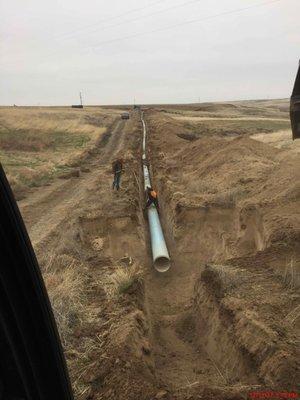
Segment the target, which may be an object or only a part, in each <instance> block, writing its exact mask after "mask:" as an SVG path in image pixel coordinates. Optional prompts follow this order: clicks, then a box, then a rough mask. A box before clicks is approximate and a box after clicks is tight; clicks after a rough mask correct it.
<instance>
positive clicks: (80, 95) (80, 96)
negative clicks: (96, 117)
mask: <svg viewBox="0 0 300 400" xmlns="http://www.w3.org/2000/svg"><path fill="white" fill-rule="evenodd" d="M79 98H80V105H81V107H83V104H82V94H81V92H79Z"/></svg>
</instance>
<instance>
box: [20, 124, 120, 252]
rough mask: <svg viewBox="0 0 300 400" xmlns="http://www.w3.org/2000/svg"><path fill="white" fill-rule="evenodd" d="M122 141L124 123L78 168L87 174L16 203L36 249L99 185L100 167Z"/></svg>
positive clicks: (49, 187) (117, 149) (115, 127)
mask: <svg viewBox="0 0 300 400" xmlns="http://www.w3.org/2000/svg"><path fill="white" fill-rule="evenodd" d="M123 142H124V121H118V122H117V123H116V124H115V125H114V126H113V127H111V128H110V131H109V132H108V133H106V134H104V137H102V138H101V139H100V142H99V143H98V145H97V146H96V147H95V149H94V150H93V151H92V152H91V154H90V155H89V156H88V157H87V158H86V160H85V161H84V164H83V165H81V166H84V171H88V172H83V173H81V176H79V177H76V178H70V179H67V180H64V179H62V180H60V181H57V182H55V183H54V184H52V185H50V186H48V187H47V188H43V189H41V190H39V191H37V192H36V193H34V195H33V196H31V197H30V198H29V199H25V200H23V201H21V202H20V203H19V205H20V208H21V212H22V215H23V217H24V219H25V222H26V225H27V228H28V229H29V231H30V238H31V241H32V243H33V245H34V247H35V248H39V246H43V242H44V240H46V239H49V238H50V237H51V235H52V234H55V233H56V232H59V230H60V227H61V226H63V224H64V222H65V221H66V220H68V219H69V218H70V216H71V215H72V214H74V212H76V210H78V207H79V204H80V203H82V201H84V200H85V199H86V198H88V196H89V192H91V191H92V190H94V189H95V188H96V187H97V185H101V181H100V179H99V178H100V177H99V168H100V167H102V168H103V167H107V166H108V167H109V166H110V164H111V160H113V159H114V158H115V157H116V155H117V154H118V152H119V151H120V150H121V148H122V144H123Z"/></svg>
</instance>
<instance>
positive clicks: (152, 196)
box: [146, 186, 159, 210]
mask: <svg viewBox="0 0 300 400" xmlns="http://www.w3.org/2000/svg"><path fill="white" fill-rule="evenodd" d="M146 193H147V203H146V208H149V207H150V206H151V204H154V205H155V207H156V209H157V210H159V204H158V197H157V192H156V191H155V190H153V188H152V187H149V186H148V187H147V191H146Z"/></svg>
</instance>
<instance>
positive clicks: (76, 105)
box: [72, 92, 83, 108]
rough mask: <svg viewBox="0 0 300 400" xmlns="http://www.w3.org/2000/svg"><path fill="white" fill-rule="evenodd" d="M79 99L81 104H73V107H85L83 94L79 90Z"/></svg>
mask: <svg viewBox="0 0 300 400" xmlns="http://www.w3.org/2000/svg"><path fill="white" fill-rule="evenodd" d="M79 99H80V104H73V105H72V108H83V102H82V94H81V92H79Z"/></svg>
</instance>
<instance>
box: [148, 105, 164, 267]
mask: <svg viewBox="0 0 300 400" xmlns="http://www.w3.org/2000/svg"><path fill="white" fill-rule="evenodd" d="M141 120H142V124H143V151H142V163H143V174H144V190H145V192H146V190H147V187H151V178H150V173H149V168H148V162H147V150H146V139H147V130H146V124H145V121H144V117H143V112H142V113H141ZM148 222H149V230H150V237H151V248H152V258H153V265H154V268H155V269H156V270H157V271H158V272H166V271H168V269H169V268H170V265H171V263H170V256H169V252H168V249H167V245H166V241H165V238H164V234H163V231H162V227H161V223H160V220H159V215H158V212H157V209H156V207H155V205H154V204H152V205H151V206H150V207H148Z"/></svg>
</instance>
